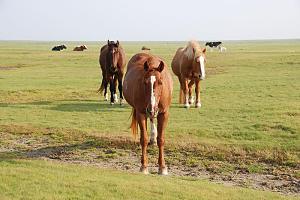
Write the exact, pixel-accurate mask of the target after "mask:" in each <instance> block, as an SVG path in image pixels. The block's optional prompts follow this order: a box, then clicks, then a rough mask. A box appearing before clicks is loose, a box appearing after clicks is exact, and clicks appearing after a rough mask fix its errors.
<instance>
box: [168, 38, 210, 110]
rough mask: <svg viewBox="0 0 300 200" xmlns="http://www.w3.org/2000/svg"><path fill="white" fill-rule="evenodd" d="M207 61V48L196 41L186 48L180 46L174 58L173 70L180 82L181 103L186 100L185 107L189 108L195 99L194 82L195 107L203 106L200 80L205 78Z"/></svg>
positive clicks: (189, 43)
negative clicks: (194, 97)
mask: <svg viewBox="0 0 300 200" xmlns="http://www.w3.org/2000/svg"><path fill="white" fill-rule="evenodd" d="M205 62H206V48H204V49H202V48H201V47H200V45H199V43H198V42H196V41H190V42H188V44H187V46H186V47H185V48H183V47H181V48H179V49H178V50H177V51H176V54H175V56H174V58H173V60H172V64H171V65H172V70H173V72H174V74H175V75H176V76H177V77H178V80H179V83H180V97H179V103H183V100H184V107H186V108H189V107H190V104H192V103H193V101H194V100H193V96H192V86H193V85H194V84H195V93H196V102H195V107H196V108H198V107H201V101H200V80H203V79H204V78H205ZM189 81H190V82H189ZM183 96H184V98H183Z"/></svg>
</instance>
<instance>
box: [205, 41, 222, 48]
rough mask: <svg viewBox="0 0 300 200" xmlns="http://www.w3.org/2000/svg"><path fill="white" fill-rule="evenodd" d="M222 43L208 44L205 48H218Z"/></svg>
mask: <svg viewBox="0 0 300 200" xmlns="http://www.w3.org/2000/svg"><path fill="white" fill-rule="evenodd" d="M221 44H222V42H206V43H205V46H209V47H210V48H214V47H218V46H219V45H221Z"/></svg>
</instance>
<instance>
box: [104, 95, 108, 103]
mask: <svg viewBox="0 0 300 200" xmlns="http://www.w3.org/2000/svg"><path fill="white" fill-rule="evenodd" d="M104 100H105V101H108V93H106V95H105V97H104Z"/></svg>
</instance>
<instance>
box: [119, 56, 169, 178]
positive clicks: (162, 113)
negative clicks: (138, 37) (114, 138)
mask: <svg viewBox="0 0 300 200" xmlns="http://www.w3.org/2000/svg"><path fill="white" fill-rule="evenodd" d="M172 91H173V81H172V77H171V74H170V72H169V70H168V67H167V65H166V63H165V62H164V61H162V60H161V59H160V58H158V57H156V56H153V55H150V54H147V53H138V54H136V55H134V56H133V57H132V58H131V59H130V61H129V62H128V65H127V72H126V75H125V78H124V97H125V99H126V101H127V102H128V104H130V105H131V106H132V107H133V108H132V122H131V131H132V133H133V135H134V136H135V135H136V134H137V128H138V125H139V127H140V131H141V137H140V144H141V146H142V157H141V164H142V166H141V168H140V171H141V172H143V173H144V174H148V173H149V172H148V168H147V166H148V158H147V146H148V135H147V118H148V117H149V118H150V123H151V131H150V132H151V139H150V143H149V144H153V143H156V140H157V144H158V147H159V157H158V164H159V170H158V173H159V174H162V175H167V174H168V170H167V167H166V165H165V160H164V143H165V139H164V136H165V132H164V131H165V128H166V126H167V122H168V118H169V107H170V104H171V98H172ZM155 118H157V128H156V126H155V124H154V119H155Z"/></svg>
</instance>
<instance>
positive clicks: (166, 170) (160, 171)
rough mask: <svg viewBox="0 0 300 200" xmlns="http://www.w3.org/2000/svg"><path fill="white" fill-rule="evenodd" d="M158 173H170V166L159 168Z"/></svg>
mask: <svg viewBox="0 0 300 200" xmlns="http://www.w3.org/2000/svg"><path fill="white" fill-rule="evenodd" d="M158 174H160V175H165V176H166V175H168V168H167V167H164V168H162V169H158Z"/></svg>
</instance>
